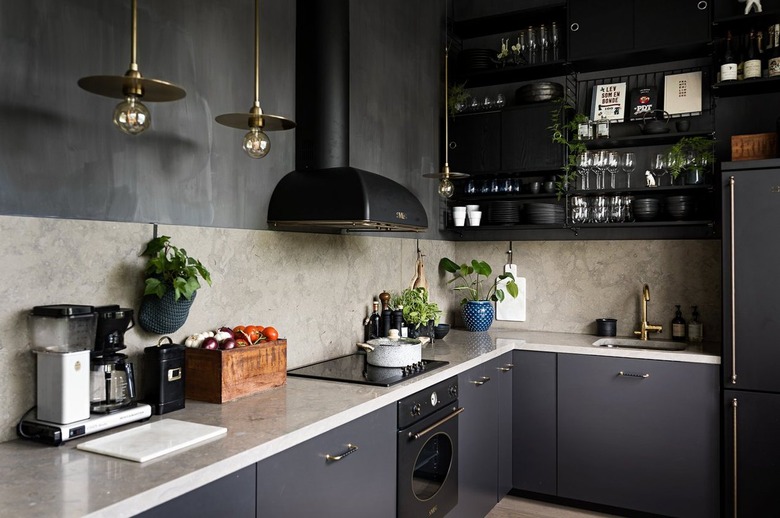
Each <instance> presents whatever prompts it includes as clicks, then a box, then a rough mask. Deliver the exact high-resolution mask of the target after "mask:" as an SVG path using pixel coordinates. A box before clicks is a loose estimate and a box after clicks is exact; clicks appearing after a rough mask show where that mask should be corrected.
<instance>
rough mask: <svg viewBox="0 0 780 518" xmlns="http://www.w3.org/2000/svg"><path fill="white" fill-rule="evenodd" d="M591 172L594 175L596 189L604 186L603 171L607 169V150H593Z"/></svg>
mask: <svg viewBox="0 0 780 518" xmlns="http://www.w3.org/2000/svg"><path fill="white" fill-rule="evenodd" d="M592 167H593V172H594V173H595V175H596V189H603V188H604V172H605V171H606V170H607V152H606V151H594V152H593V166H592Z"/></svg>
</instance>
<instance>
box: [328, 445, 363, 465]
mask: <svg viewBox="0 0 780 518" xmlns="http://www.w3.org/2000/svg"><path fill="white" fill-rule="evenodd" d="M347 448H349V449H348V450H347V451H345V452H344V453H342V454H341V455H331V454H327V455H325V460H327V461H331V462H336V461H338V460H341V459H343V458H344V457H346V456H347V455H352V454H353V453H355V452H356V451H357V449H358V447H357V446H356V445H354V444H347Z"/></svg>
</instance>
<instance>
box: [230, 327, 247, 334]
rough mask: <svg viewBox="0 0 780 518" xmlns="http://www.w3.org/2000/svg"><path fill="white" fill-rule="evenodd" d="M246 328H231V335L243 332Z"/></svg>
mask: <svg viewBox="0 0 780 518" xmlns="http://www.w3.org/2000/svg"><path fill="white" fill-rule="evenodd" d="M245 330H246V327H244V326H236V327H234V328H233V333H238V332H239V331H245Z"/></svg>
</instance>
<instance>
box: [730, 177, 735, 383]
mask: <svg viewBox="0 0 780 518" xmlns="http://www.w3.org/2000/svg"><path fill="white" fill-rule="evenodd" d="M729 203H730V205H731V210H730V211H729V226H730V235H729V241H730V243H729V246H730V247H731V261H730V263H731V384H732V385H736V384H737V308H736V297H735V295H734V290H735V288H736V281H735V280H734V273H735V271H736V268H735V263H736V257H735V256H734V251H735V250H736V247H735V246H734V176H730V177H729Z"/></svg>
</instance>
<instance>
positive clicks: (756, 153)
mask: <svg viewBox="0 0 780 518" xmlns="http://www.w3.org/2000/svg"><path fill="white" fill-rule="evenodd" d="M776 156H777V133H756V134H754V135H732V137H731V160H733V161H737V160H763V159H766V158H775V157H776Z"/></svg>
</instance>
